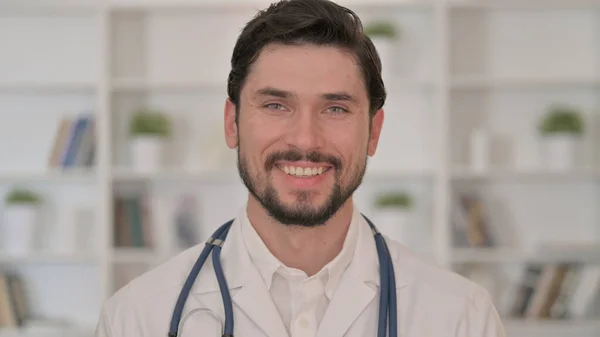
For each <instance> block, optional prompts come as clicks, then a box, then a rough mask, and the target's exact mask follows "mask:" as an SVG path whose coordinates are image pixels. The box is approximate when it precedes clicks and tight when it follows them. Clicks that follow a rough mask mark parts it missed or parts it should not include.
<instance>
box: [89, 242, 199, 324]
mask: <svg viewBox="0 0 600 337" xmlns="http://www.w3.org/2000/svg"><path fill="white" fill-rule="evenodd" d="M203 247H204V245H203V244H201V245H197V246H194V247H192V248H189V249H187V250H185V251H183V252H181V253H179V254H177V255H175V256H174V257H172V258H170V259H168V260H167V261H165V262H163V263H161V264H159V265H158V266H156V267H154V268H152V269H150V270H148V271H147V272H145V273H143V274H141V275H140V276H138V277H136V278H134V279H133V280H131V281H130V282H128V283H127V284H126V285H125V286H123V287H122V288H120V289H119V290H117V291H116V292H115V293H114V294H112V295H111V296H110V297H109V298H108V299H107V300H106V301H105V302H104V304H103V307H102V314H101V323H102V324H104V325H109V326H114V325H115V324H116V325H119V322H122V321H124V320H128V319H134V318H136V319H139V318H140V317H142V318H144V319H147V318H150V319H151V318H152V317H153V316H155V315H154V314H155V313H153V310H159V308H161V307H162V308H164V307H168V308H171V307H173V305H174V303H175V301H176V300H177V296H178V295H179V292H180V291H181V287H182V286H183V284H184V282H185V280H186V278H187V276H188V274H189V272H190V270H191V268H192V266H193V265H194V263H195V262H196V259H197V258H198V256H199V254H200V252H201V250H202V248H203ZM155 308H156V309H155ZM163 310H164V309H163ZM156 315H159V312H156ZM163 316H164V315H163Z"/></svg>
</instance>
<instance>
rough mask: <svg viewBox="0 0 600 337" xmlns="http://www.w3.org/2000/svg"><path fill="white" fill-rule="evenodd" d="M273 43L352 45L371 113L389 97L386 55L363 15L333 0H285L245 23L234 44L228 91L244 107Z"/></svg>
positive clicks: (350, 48)
mask: <svg viewBox="0 0 600 337" xmlns="http://www.w3.org/2000/svg"><path fill="white" fill-rule="evenodd" d="M270 43H282V44H288V45H297V44H302V43H310V44H314V45H331V46H337V47H340V48H342V49H345V50H347V51H349V52H350V53H352V54H353V55H354V57H355V58H356V60H357V62H358V64H359V66H360V68H361V70H362V75H363V77H364V78H363V80H364V82H365V86H366V90H367V94H368V96H369V111H370V116H371V117H373V115H374V114H375V112H376V111H377V110H379V109H380V108H381V107H382V106H383V104H384V103H385V99H386V91H385V86H384V83H383V80H382V78H381V60H380V58H379V55H378V54H377V51H376V50H375V47H374V45H373V43H372V41H371V39H370V38H369V37H368V36H367V35H366V34H365V33H364V31H363V26H362V23H361V20H360V19H359V17H358V15H356V14H355V13H354V12H353V11H351V10H350V9H348V8H345V7H343V6H340V5H338V4H336V3H334V2H332V1H329V0H282V1H279V2H277V3H274V4H271V5H270V6H269V7H268V8H267V9H265V10H262V11H260V12H258V13H257V14H256V16H254V18H253V19H252V20H251V21H250V22H248V23H247V24H246V26H245V27H244V28H243V29H242V32H241V33H240V35H239V37H238V39H237V41H236V44H235V47H234V48H233V54H232V57H231V71H230V73H229V78H228V81H227V94H228V96H229V99H230V100H231V101H232V102H233V103H234V104H235V105H236V107H237V108H236V110H237V111H238V113H239V100H240V92H241V90H242V88H243V86H244V83H245V80H246V77H247V76H248V71H249V69H250V66H251V65H252V63H253V62H254V61H255V60H256V59H257V58H258V55H259V54H260V52H261V50H262V49H263V47H265V46H266V45H268V44H270Z"/></svg>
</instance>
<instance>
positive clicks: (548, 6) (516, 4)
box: [449, 0, 600, 10]
mask: <svg viewBox="0 0 600 337" xmlns="http://www.w3.org/2000/svg"><path fill="white" fill-rule="evenodd" d="M449 5H450V8H457V9H489V10H493V9H512V10H527V9H529V10H557V9H558V10H560V9H598V8H600V2H599V1H598V0H462V1H461V0H449Z"/></svg>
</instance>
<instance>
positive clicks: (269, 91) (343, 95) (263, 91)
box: [258, 87, 356, 103]
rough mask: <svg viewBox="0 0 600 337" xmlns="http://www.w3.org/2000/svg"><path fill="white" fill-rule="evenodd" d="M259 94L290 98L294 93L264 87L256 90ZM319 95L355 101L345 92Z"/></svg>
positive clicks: (338, 99)
mask: <svg viewBox="0 0 600 337" xmlns="http://www.w3.org/2000/svg"><path fill="white" fill-rule="evenodd" d="M258 94H259V95H260V96H274V97H278V98H291V97H295V96H296V95H295V94H294V93H292V92H290V91H285V90H281V89H275V88H271V87H266V88H262V89H260V90H258ZM321 97H323V98H324V99H326V100H328V101H351V102H354V103H356V99H355V98H354V97H353V96H352V95H350V94H348V93H346V92H331V93H325V94H322V95H321Z"/></svg>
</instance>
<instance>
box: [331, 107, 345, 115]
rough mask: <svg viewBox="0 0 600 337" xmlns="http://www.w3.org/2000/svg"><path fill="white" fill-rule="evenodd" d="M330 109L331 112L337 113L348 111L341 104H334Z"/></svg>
mask: <svg viewBox="0 0 600 337" xmlns="http://www.w3.org/2000/svg"><path fill="white" fill-rule="evenodd" d="M329 110H331V112H333V113H336V114H340V113H346V112H348V110H346V109H344V108H342V107H339V106H332V107H331V108H329Z"/></svg>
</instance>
